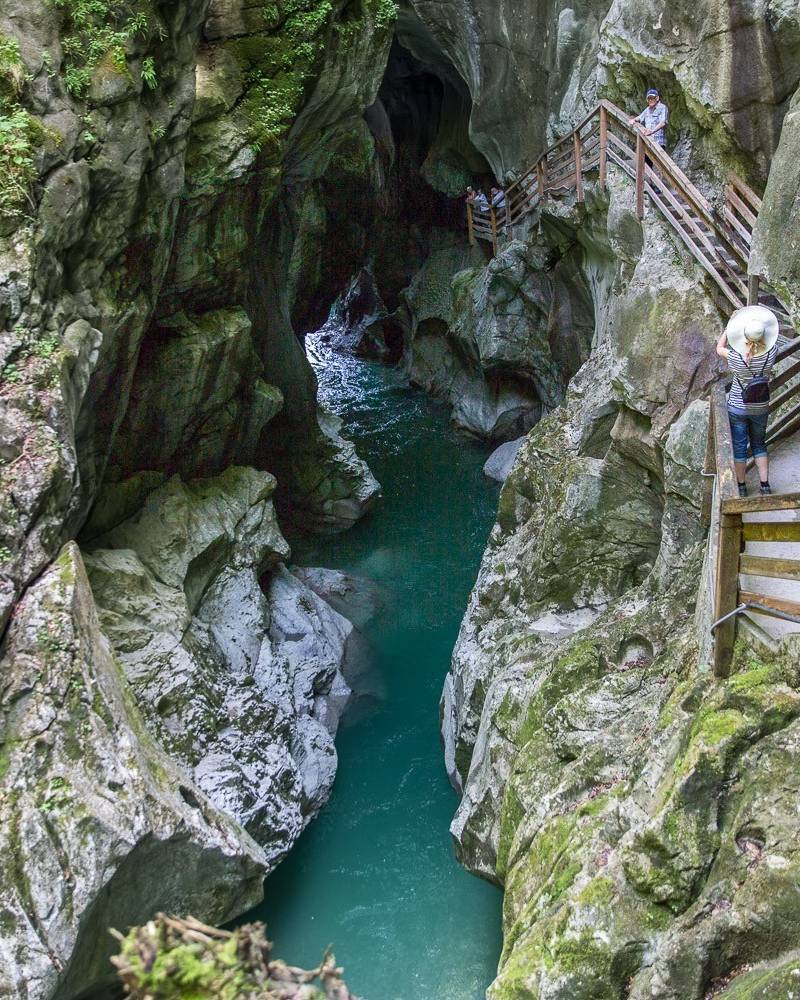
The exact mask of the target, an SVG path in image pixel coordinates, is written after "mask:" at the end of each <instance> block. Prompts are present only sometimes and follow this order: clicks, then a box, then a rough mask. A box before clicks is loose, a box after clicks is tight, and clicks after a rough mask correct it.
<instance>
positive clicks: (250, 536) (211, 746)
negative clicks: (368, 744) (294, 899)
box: [86, 468, 354, 867]
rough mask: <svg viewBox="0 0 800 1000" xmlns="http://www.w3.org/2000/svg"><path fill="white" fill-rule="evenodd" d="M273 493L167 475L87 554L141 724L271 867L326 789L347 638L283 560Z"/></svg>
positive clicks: (245, 473) (341, 703) (239, 479)
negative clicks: (139, 507)
mask: <svg viewBox="0 0 800 1000" xmlns="http://www.w3.org/2000/svg"><path fill="white" fill-rule="evenodd" d="M274 486H275V482H274V479H273V478H272V477H271V476H270V475H269V474H268V473H263V472H262V473H259V472H256V471H255V470H253V469H235V468H233V469H230V470H228V472H226V473H225V475H224V476H220V477H217V478H216V479H213V480H197V481H194V482H192V483H189V484H184V483H182V482H181V481H180V480H178V479H177V477H176V478H173V479H172V480H170V482H169V483H167V484H165V485H164V486H163V487H161V488H159V489H158V490H156V491H155V492H154V493H152V494H151V495H150V496H149V498H148V500H147V502H146V504H145V506H144V508H143V509H142V510H141V511H140V512H139V513H138V514H137V515H135V516H134V517H133V518H130V519H129V520H127V521H125V522H123V523H122V524H120V525H118V526H117V527H116V528H114V529H113V530H112V531H111V532H109V533H108V534H106V535H104V536H101V537H99V538H97V539H95V540H94V542H93V545H92V549H91V551H90V552H89V553H87V556H86V561H87V566H88V568H89V573H90V578H91V581H92V587H93V589H94V591H95V595H96V599H97V602H98V605H99V608H100V615H101V621H102V624H103V627H104V629H105V630H106V631H107V633H108V635H109V638H110V639H111V641H112V643H113V645H114V648H115V650H116V652H117V654H118V655H119V657H120V661H121V663H122V665H123V667H124V669H125V672H126V676H127V677H128V679H129V681H130V683H131V686H132V688H133V691H134V693H135V695H136V698H137V700H138V703H139V705H140V708H141V711H142V714H143V715H144V717H145V719H146V721H147V723H148V726H149V727H150V728H151V730H152V732H153V733H154V735H155V736H156V737H157V738H158V739H159V740H160V742H161V743H162V744H163V746H164V747H165V748H166V749H167V751H168V752H170V753H171V754H173V755H174V756H175V758H176V759H178V760H180V761H181V762H182V763H183V764H184V765H185V766H186V767H187V768H189V769H190V770H191V772H192V774H193V776H194V781H195V782H196V784H197V786H198V787H199V788H201V789H202V790H203V791H204V792H205V794H206V795H207V796H208V797H209V799H210V800H211V801H212V802H214V803H215V805H217V806H218V807H219V808H220V809H222V810H224V811H225V812H226V813H228V814H229V815H230V816H232V817H234V818H235V819H236V820H237V821H238V822H239V823H241V824H242V826H243V827H244V828H245V829H247V830H248V832H249V833H250V834H251V835H252V836H253V837H254V838H255V839H256V840H257V841H258V842H259V843H260V844H262V845H264V850H265V856H266V861H267V863H268V864H269V866H270V867H273V866H274V865H275V864H277V863H278V861H279V860H280V859H281V858H282V857H283V856H284V855H285V854H286V852H287V851H288V850H289V848H290V847H291V845H292V844H293V843H294V841H295V840H296V839H297V837H298V836H299V834H300V832H301V831H302V829H303V828H304V826H305V825H306V823H307V822H308V821H309V820H310V819H311V818H312V817H313V816H314V815H315V814H316V812H317V811H318V810H319V809H320V808H321V806H322V805H323V804H324V802H325V801H326V799H327V796H328V794H329V792H330V789H331V786H332V784H333V779H334V776H335V772H336V752H335V749H334V746H333V737H334V735H335V733H336V728H337V725H338V721H339V718H340V716H341V714H342V712H343V711H344V709H345V707H346V706H347V703H348V700H349V697H350V689H349V687H348V685H347V683H346V682H345V679H344V675H343V669H344V667H345V664H346V663H347V661H348V656H349V644H350V641H351V637H352V635H353V632H354V630H353V626H352V624H351V623H350V622H348V621H346V620H345V619H344V618H342V616H341V615H339V614H338V613H337V612H335V611H334V610H333V609H332V608H331V607H329V606H328V605H327V604H326V603H325V602H324V601H323V600H322V599H321V598H319V597H318V596H317V595H316V594H315V593H314V592H313V591H311V590H309V589H308V588H307V587H306V586H305V585H304V584H303V583H302V582H301V581H300V580H298V579H297V578H296V577H294V576H292V575H291V574H290V573H289V572H288V571H287V570H286V569H285V568H284V567H283V566H282V565H281V563H280V561H281V560H282V559H285V558H286V557H287V556H288V554H289V550H288V546H287V545H286V543H285V541H284V540H283V537H282V536H281V534H280V531H279V529H278V526H277V522H276V520H275V515H274V511H273V508H272V503H271V500H270V497H271V494H272V491H273V489H274ZM265 573H266V574H267V577H266V579H263V578H262V577H263V574H265ZM260 578H262V579H261V580H260ZM262 586H263V589H262Z"/></svg>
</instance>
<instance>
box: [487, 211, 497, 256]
mask: <svg viewBox="0 0 800 1000" xmlns="http://www.w3.org/2000/svg"><path fill="white" fill-rule="evenodd" d="M489 219H490V220H491V223H492V253H493V254H494V255H495V256H497V213H496V212H495V210H494V205H492V207H491V208H490V209H489Z"/></svg>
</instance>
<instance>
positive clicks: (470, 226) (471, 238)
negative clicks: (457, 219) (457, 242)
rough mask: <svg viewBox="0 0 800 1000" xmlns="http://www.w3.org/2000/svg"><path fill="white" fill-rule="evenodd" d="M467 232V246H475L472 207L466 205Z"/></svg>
mask: <svg viewBox="0 0 800 1000" xmlns="http://www.w3.org/2000/svg"><path fill="white" fill-rule="evenodd" d="M467 232H468V233H469V245H470V246H471V247H474V246H475V224H474V221H473V218H472V205H470V204H468V205H467Z"/></svg>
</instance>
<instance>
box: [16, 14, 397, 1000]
mask: <svg viewBox="0 0 800 1000" xmlns="http://www.w3.org/2000/svg"><path fill="white" fill-rule="evenodd" d="M351 8H352V5H350V6H348V5H347V4H345V3H344V2H341V3H339V2H337V3H330V4H328V3H326V4H316V3H311V2H309V3H302V2H301V3H295V2H287V3H280V4H278V5H263V4H253V3H248V2H245V0H241V2H240V0H234V2H227V0H203V2H200V3H188V2H186V3H184V2H178V3H173V2H170V3H166V2H165V3H159V2H153V3H146V4H142V5H140V6H137V7H136V9H133V8H132V7H128V6H127V5H122V6H120V5H116V4H111V3H106V2H105V0H100V2H96V3H92V4H87V3H84V2H83V0H69V2H67V0H64V2H58V3H53V4H51V3H49V2H48V3H45V2H41V3H40V2H35V3H32V4H31V3H15V2H12V3H9V4H5V5H4V7H3V10H2V12H0V97H1V98H2V107H1V108H0V130H2V135H3V137H4V143H5V142H7V141H8V142H9V143H11V144H12V145H10V146H7V145H4V146H3V152H2V154H0V158H2V159H3V167H4V177H3V179H2V181H0V217H1V218H2V223H0V271H1V272H2V277H0V288H2V291H1V292H0V320H2V333H0V371H1V374H0V497H2V499H1V500H0V506H1V508H2V509H1V511H0V631H4V632H5V634H4V636H3V637H2V645H0V662H2V676H3V678H4V682H3V685H2V693H1V694H0V762H1V764H2V766H0V784H1V785H2V790H1V791H0V803H2V805H0V808H1V809H2V810H4V813H3V817H2V824H3V833H2V840H1V842H0V852H1V854H2V866H1V867H2V877H0V883H1V884H2V889H1V890H0V892H1V893H2V904H1V905H2V914H3V916H2V921H1V922H0V955H2V960H0V967H2V971H0V993H3V995H8V996H20V997H23V996H24V997H29V998H32V997H41V998H43V997H52V996H58V997H64V998H69V997H73V996H76V995H77V994H78V993H80V992H82V991H84V990H85V989H89V988H92V987H95V986H98V985H100V984H101V983H102V982H103V981H104V980H107V979H108V977H109V975H110V973H111V970H110V966H109V965H108V961H107V959H108V954H109V953H110V947H109V945H110V941H109V938H108V936H107V934H106V928H107V927H108V926H110V925H116V926H120V927H122V926H128V925H130V924H135V923H141V922H143V921H146V920H147V919H149V918H150V916H152V915H153V914H154V913H155V912H156V911H158V910H164V911H167V912H184V913H186V912H190V911H191V912H192V913H194V914H196V915H198V916H200V917H203V918H204V919H208V920H211V921H213V922H223V921H226V920H228V919H231V918H232V917H233V916H235V915H236V914H238V913H240V912H242V911H243V910H245V909H247V908H249V907H250V906H252V905H253V904H254V903H255V902H257V901H258V899H259V898H260V897H261V885H262V881H263V877H264V874H265V873H266V872H267V871H269V870H270V869H271V868H272V867H274V865H275V864H277V862H278V861H279V860H280V859H281V858H282V857H283V856H284V855H285V854H286V852H287V851H288V850H289V848H290V847H291V845H292V844H293V842H294V841H295V839H296V838H297V836H298V835H299V833H300V832H301V830H302V829H303V827H304V826H305V824H306V823H307V822H308V821H309V820H310V819H311V818H312V817H313V816H314V815H315V814H316V812H317V811H318V810H319V808H320V807H321V805H322V804H323V803H324V801H325V799H326V797H327V795H328V793H329V791H330V787H331V785H332V782H333V777H334V774H335V768H336V753H335V749H334V746H333V738H334V735H335V732H336V725H337V722H338V718H339V715H340V714H341V712H342V711H343V709H344V706H345V704H346V703H347V701H348V698H349V697H350V688H349V685H348V682H347V679H346V675H348V674H349V671H350V670H352V671H354V672H355V673H358V672H359V671H360V672H363V663H361V662H359V661H358V659H357V657H356V652H357V647H358V642H357V641H356V639H355V637H354V630H353V626H352V625H351V624H350V623H349V622H348V621H347V620H346V619H344V618H343V617H342V616H340V615H339V614H338V613H337V612H335V611H334V610H333V609H332V608H331V607H330V606H329V605H328V604H327V603H326V602H325V601H324V600H323V599H321V598H320V597H318V596H317V595H316V594H315V593H314V591H312V590H311V589H310V588H308V587H307V586H305V584H303V583H302V582H301V581H300V580H299V579H298V578H297V577H295V576H293V575H292V574H291V573H290V572H289V571H288V570H287V569H286V568H285V566H284V565H283V561H284V560H286V559H287V558H288V556H289V549H288V546H287V544H286V542H285V541H284V539H283V537H282V535H281V532H280V529H279V527H278V523H277V520H276V515H275V510H274V507H273V493H274V492H275V491H276V479H275V477H274V476H273V474H272V473H275V474H277V476H278V481H277V482H278V483H279V484H280V489H279V493H280V500H281V509H282V510H284V511H287V512H288V513H289V514H291V513H292V512H298V511H299V512H301V514H302V517H303V519H304V522H305V524H306V526H312V527H316V528H318V529H320V530H326V531H327V530H341V529H342V528H344V527H348V526H350V525H352V524H353V523H354V522H355V521H356V520H357V519H358V518H359V517H360V516H362V515H363V514H364V513H365V512H366V511H367V510H368V509H369V507H370V506H371V504H372V503H373V502H374V501H375V500H376V498H377V496H378V495H379V486H378V484H377V483H376V482H375V480H374V478H373V477H372V475H371V473H370V472H369V470H368V469H367V468H366V466H365V465H364V463H363V462H361V461H360V459H359V458H358V456H357V455H356V454H355V450H354V448H353V446H352V445H351V444H350V443H349V442H347V441H345V440H344V439H343V438H342V437H341V436H340V434H339V426H338V425H337V423H336V422H335V421H333V420H332V419H331V418H330V417H329V416H328V415H326V414H321V413H320V414H318V413H317V407H316V384H315V380H314V377H313V373H312V371H311V369H310V367H309V365H308V363H307V361H306V359H305V356H304V353H303V350H302V347H301V345H300V342H299V341H298V339H297V337H296V335H295V332H294V330H293V328H292V325H291V321H290V311H291V308H292V306H293V301H292V297H291V288H290V282H289V275H290V272H291V271H292V259H293V248H294V246H295V242H296V239H297V232H296V222H297V214H296V211H297V206H298V205H299V204H301V203H302V201H303V193H304V192H305V191H306V190H307V189H309V188H310V187H312V186H313V185H314V184H315V183H316V182H317V179H318V178H319V177H320V176H321V175H322V174H323V173H324V172H325V170H326V169H327V166H328V163H329V161H330V159H331V157H332V155H333V153H334V151H335V150H336V148H337V147H338V144H339V141H340V139H341V136H345V137H346V136H347V135H349V134H350V132H351V131H352V130H353V129H354V128H355V127H357V126H358V125H359V123H360V122H361V115H362V112H363V111H364V109H365V108H366V107H368V106H369V105H370V104H372V103H373V102H374V100H375V96H376V94H377V90H378V87H379V84H380V81H381V77H382V73H383V67H384V66H385V64H386V60H387V57H388V50H389V44H390V39H391V27H392V23H393V20H394V16H395V10H394V5H393V4H392V3H388V2H385V0H368V2H366V3H364V4H363V5H359V6H358V9H357V10H356V9H354V8H352V9H351ZM9 136H10V137H11V138H10V139H9V138H8V137H9ZM9 149H11V152H12V153H13V156H11V155H10V154H9V152H8V151H9ZM15 157H16V160H15V159H14V158H15ZM6 167H12V168H13V169H11V170H7V169H6ZM268 470H269V471H268ZM76 538H79V540H80V544H81V547H82V552H81V551H80V550H79V549H78V547H77V546H76V544H75V541H74V540H75V539H76ZM87 570H88V577H87ZM140 869H141V871H140Z"/></svg>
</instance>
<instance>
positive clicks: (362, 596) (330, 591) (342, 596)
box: [290, 566, 388, 629]
mask: <svg viewBox="0 0 800 1000" xmlns="http://www.w3.org/2000/svg"><path fill="white" fill-rule="evenodd" d="M290 571H291V573H292V575H293V576H296V577H297V579H298V580H300V581H301V582H302V583H304V584H305V585H306V586H307V587H309V588H310V589H311V590H313V591H314V593H315V594H317V596H318V597H321V598H322V599H323V600H324V601H325V602H326V603H327V604H330V606H331V607H332V608H334V610H336V611H338V612H339V614H340V615H342V616H343V617H345V618H347V619H348V621H351V622H352V623H353V624H354V625H355V626H356V628H359V629H363V628H364V626H365V625H368V624H369V623H370V622H371V621H373V620H374V619H375V618H376V617H377V616H378V615H379V614H380V613H381V612H382V611H383V610H385V608H386V605H387V601H388V595H387V594H386V592H385V591H384V590H383V588H382V587H381V586H379V584H377V583H375V582H374V581H373V580H369V579H367V578H366V577H364V576H355V575H354V574H352V573H346V572H343V571H342V570H338V569H325V568H323V567H319V566H292V567H291V568H290Z"/></svg>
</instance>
